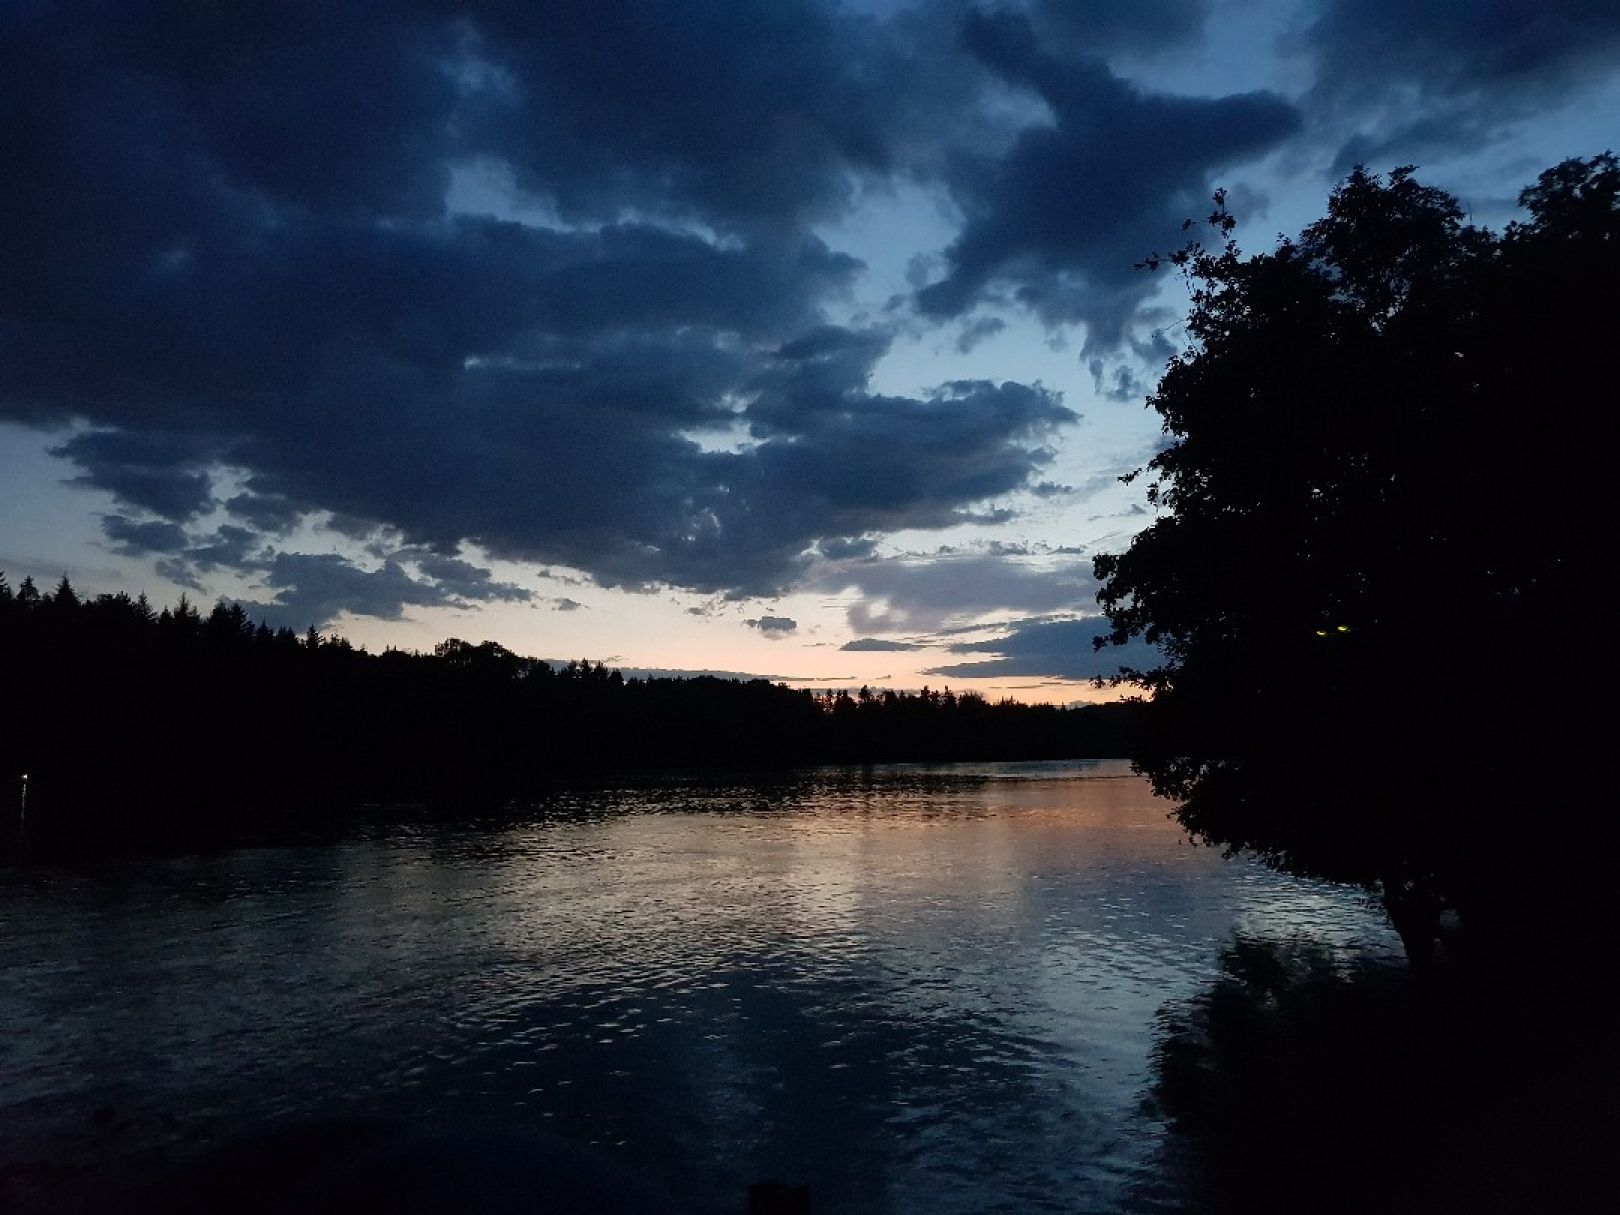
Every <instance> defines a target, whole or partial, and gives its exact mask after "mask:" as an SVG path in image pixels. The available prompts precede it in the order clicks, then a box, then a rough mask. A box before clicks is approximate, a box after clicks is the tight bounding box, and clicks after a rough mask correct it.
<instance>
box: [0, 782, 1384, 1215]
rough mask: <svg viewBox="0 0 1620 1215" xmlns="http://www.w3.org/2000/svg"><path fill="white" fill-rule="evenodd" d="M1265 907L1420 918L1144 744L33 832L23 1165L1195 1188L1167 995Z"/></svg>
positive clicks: (98, 1176)
mask: <svg viewBox="0 0 1620 1215" xmlns="http://www.w3.org/2000/svg"><path fill="white" fill-rule="evenodd" d="M1234 934H1237V935H1238V936H1242V935H1244V934H1250V935H1254V936H1259V937H1266V938H1272V939H1275V938H1279V937H1282V938H1290V939H1304V940H1307V941H1309V942H1311V943H1313V945H1314V946H1315V947H1319V948H1320V949H1322V950H1326V951H1330V952H1336V953H1343V954H1345V955H1346V956H1350V955H1356V956H1360V957H1365V956H1367V955H1369V954H1377V955H1383V954H1388V955H1393V954H1394V953H1396V952H1397V944H1396V942H1395V940H1394V938H1393V936H1392V935H1391V934H1390V933H1389V932H1388V931H1387V930H1386V928H1385V927H1384V925H1383V923H1382V921H1381V919H1380V917H1379V916H1378V915H1377V914H1376V912H1375V911H1374V910H1373V909H1372V908H1371V907H1369V906H1368V904H1367V902H1366V901H1365V899H1364V898H1363V897H1362V896H1360V895H1359V894H1358V893H1357V892H1355V891H1346V890H1343V889H1338V888H1334V887H1328V886H1323V885H1319V884H1314V883H1309V882H1304V881H1298V880H1294V879H1291V878H1287V877H1284V876H1280V875H1277V874H1274V873H1271V872H1268V871H1266V870H1264V869H1262V868H1260V867H1258V866H1255V865H1252V864H1249V863H1246V862H1243V861H1235V860H1226V859H1223V858H1222V857H1221V856H1220V854H1219V853H1218V852H1216V851H1214V850H1211V849H1208V848H1201V847H1197V846H1194V845H1192V844H1190V843H1188V842H1187V841H1186V840H1185V839H1184V838H1183V836H1182V834H1181V832H1180V829H1179V828H1178V827H1177V826H1176V825H1175V824H1174V823H1173V822H1171V821H1169V820H1168V819H1167V817H1166V806H1165V805H1164V803H1162V802H1159V801H1156V800H1155V799H1154V798H1153V797H1152V796H1151V794H1150V792H1149V791H1148V789H1147V787H1146V784H1145V782H1144V781H1142V780H1141V779H1139V778H1137V777H1135V776H1133V775H1132V774H1131V773H1130V771H1129V769H1128V767H1127V766H1126V765H1124V764H1122V763H1118V762H1113V761H1103V762H1093V763H1068V764H1010V765H954V766H941V767H917V766H894V767H884V768H877V769H866V770H861V769H817V770H812V771H807V772H798V773H792V774H787V775H782V776H773V777H764V778H755V777H750V778H746V779H742V778H739V779H737V780H733V781H717V780H713V779H696V778H693V779H670V780H665V781H659V782H645V783H639V784H635V785H627V786H625V787H615V788H596V789H585V790H572V791H566V792H560V793H559V794H558V795H557V796H556V797H555V798H553V799H551V800H550V801H548V802H547V803H546V804H545V805H543V806H538V807H534V808H532V809H530V810H527V811H512V812H509V813H506V814H503V815H501V816H499V817H497V818H493V819H490V818H485V819H482V820H469V819H463V820H457V821H446V820H443V819H436V820H427V819H424V818H421V817H419V816H418V817H411V816H406V817H404V818H403V819H402V820H400V821H395V822H388V823H381V822H378V821H370V822H369V823H368V824H366V825H363V826H357V827H355V828H354V829H353V830H351V831H349V832H348V833H347V834H346V835H344V836H342V837H341V838H338V839H335V840H332V839H328V840H322V841H320V842H306V843H300V844H291V845H289V844H280V845H276V846H256V847H242V848H236V849H231V850H223V851H216V852H212V853H209V854H205V855H187V856H163V857H153V856H144V857H124V858H115V859H101V860H97V861H94V862H85V863H80V864H77V865H62V864H45V863H40V862H34V863H21V862H14V863H12V864H10V865H8V866H5V867H3V868H0V1170H3V1171H0V1177H3V1178H4V1179H5V1184H6V1185H7V1186H8V1187H9V1191H4V1190H0V1195H4V1194H5V1193H7V1192H9V1194H10V1199H11V1201H13V1202H14V1203H15V1204H17V1205H19V1206H21V1207H23V1208H24V1209H29V1208H32V1209H37V1210H51V1211H56V1210H77V1209H80V1208H82V1207H84V1206H86V1205H94V1204H95V1201H96V1200H98V1199H105V1198H106V1197H107V1196H109V1195H115V1196H116V1195H122V1194H125V1193H126V1192H127V1191H126V1190H125V1187H129V1186H135V1185H144V1184H147V1183H148V1182H149V1181H150V1179H151V1178H153V1177H158V1176H162V1175H164V1174H165V1173H166V1172H173V1171H175V1170H178V1173H179V1175H180V1176H186V1175H187V1174H186V1170H188V1169H191V1170H196V1169H197V1168H198V1167H207V1165H208V1162H210V1161H215V1162H217V1161H219V1160H222V1159H223V1160H227V1161H234V1162H236V1163H231V1164H228V1165H225V1166H219V1167H223V1168H225V1169H226V1171H229V1170H231V1169H235V1168H237V1167H238V1165H239V1164H240V1161H242V1160H244V1159H248V1158H249V1157H248V1156H246V1155H242V1154H241V1153H248V1154H250V1155H252V1158H253V1159H255V1160H259V1161H263V1160H274V1159H275V1158H276V1157H275V1153H277V1152H280V1153H281V1154H282V1159H281V1163H279V1164H276V1165H274V1166H273V1167H269V1168H267V1169H266V1170H265V1177H266V1178H267V1180H265V1181H264V1182H263V1184H266V1185H270V1186H272V1187H273V1186H275V1185H294V1184H295V1183H296V1184H297V1185H304V1186H307V1187H316V1186H319V1185H321V1184H323V1182H322V1181H321V1180H320V1177H319V1176H318V1175H317V1174H318V1172H319V1169H318V1167H317V1165H318V1162H315V1163H310V1162H311V1161H314V1160H315V1156H317V1155H319V1153H318V1152H317V1153H312V1152H311V1151H310V1150H309V1145H310V1144H311V1143H317V1142H318V1143H325V1144H326V1145H327V1155H328V1156H336V1157H338V1158H339V1159H338V1161H337V1165H335V1166H334V1167H341V1166H342V1165H343V1163H344V1161H343V1159H342V1158H343V1157H344V1156H345V1155H347V1156H350V1157H352V1158H357V1159H364V1160H381V1161H385V1162H386V1161H388V1160H393V1161H394V1162H395V1164H396V1165H399V1162H401V1161H404V1162H407V1163H409V1162H410V1161H413V1160H414V1161H416V1162H418V1164H419V1165H420V1162H422V1161H436V1162H437V1163H436V1164H434V1165H433V1167H432V1168H427V1167H426V1166H422V1168H423V1171H424V1173H426V1174H429V1175H430V1176H429V1177H428V1179H427V1181H424V1182H422V1184H421V1185H418V1184H417V1183H415V1182H413V1183H412V1185H413V1186H414V1187H415V1188H414V1189H413V1190H412V1193H413V1194H415V1196H416V1197H417V1198H418V1199H420V1200H421V1204H422V1205H424V1206H432V1205H434V1200H433V1196H432V1193H431V1186H432V1185H433V1184H437V1185H454V1186H456V1187H470V1189H471V1190H476V1189H477V1187H479V1186H482V1185H485V1184H488V1185H489V1186H491V1187H492V1189H491V1193H490V1195H489V1196H488V1201H487V1202H485V1201H482V1200H479V1199H476V1198H468V1200H467V1204H466V1205H467V1206H468V1209H473V1208H474V1207H476V1206H484V1207H485V1208H486V1209H497V1208H498V1207H500V1201H499V1195H500V1194H502V1193H509V1192H518V1193H522V1192H524V1188H525V1187H531V1189H530V1190H529V1192H531V1193H533V1192H534V1191H533V1189H532V1187H534V1186H536V1185H539V1186H541V1187H555V1190H554V1192H555V1194H556V1195H557V1196H558V1197H557V1198H556V1201H557V1202H558V1203H559V1204H564V1205H565V1200H567V1195H568V1193H569V1192H570V1191H569V1189H568V1187H569V1186H570V1185H573V1184H576V1181H575V1180H571V1179H570V1178H575V1177H576V1176H577V1184H578V1185H580V1186H582V1187H586V1188H587V1189H588V1188H589V1186H591V1185H593V1184H595V1183H594V1182H593V1181H591V1178H592V1177H594V1176H596V1173H595V1172H593V1170H602V1171H605V1173H607V1174H612V1175H617V1176H621V1177H626V1178H629V1179H631V1180H633V1181H634V1182H635V1183H636V1184H639V1185H642V1186H648V1187H653V1188H654V1189H655V1192H657V1193H658V1194H660V1195H662V1196H663V1199H662V1205H663V1206H664V1207H665V1209H669V1210H699V1211H703V1210H714V1211H741V1210H744V1209H746V1201H745V1194H746V1191H747V1187H748V1186H749V1185H750V1184H751V1183H754V1182H758V1181H761V1180H763V1179H766V1178H774V1179H778V1180H780V1181H782V1182H784V1183H786V1184H788V1185H799V1184H804V1185H808V1186H809V1189H810V1195H811V1199H812V1202H813V1209H814V1210H815V1211H817V1212H818V1213H823V1212H845V1211H848V1212H883V1213H890V1212H918V1213H921V1212H935V1213H939V1212H946V1213H948V1212H964V1213H966V1212H987V1211H1021V1212H1034V1211H1046V1210H1051V1211H1059V1210H1062V1211H1073V1210H1085V1211H1136V1210H1144V1211H1145V1210H1174V1209H1177V1208H1178V1198H1177V1196H1176V1194H1175V1193H1174V1192H1173V1189H1172V1188H1170V1187H1168V1186H1167V1185H1166V1184H1164V1183H1163V1181H1162V1178H1161V1176H1160V1173H1161V1169H1160V1163H1161V1156H1162V1147H1163V1139H1164V1134H1165V1128H1164V1124H1163V1121H1162V1119H1161V1117H1160V1116H1159V1114H1158V1113H1157V1112H1156V1110H1155V1108H1154V1105H1153V1103H1152V1101H1151V1100H1149V1095H1150V1088H1151V1082H1152V1060H1153V1049H1154V1043H1155V1040H1156V1039H1155V1034H1156V1032H1159V1030H1160V1028H1161V1025H1160V1021H1161V1014H1162V1012H1163V1010H1165V1009H1166V1008H1169V1007H1173V1006H1175V1005H1176V1004H1177V1003H1178V1002H1183V1001H1186V1000H1187V999H1189V998H1190V997H1192V996H1194V995H1195V994H1196V993H1197V992H1198V991H1200V990H1201V989H1202V988H1203V987H1204V986H1205V985H1207V984H1208V983H1209V982H1210V981H1211V980H1212V978H1213V977H1214V976H1215V973H1216V966H1217V956H1218V954H1219V951H1220V950H1221V948H1222V946H1223V944H1225V943H1227V942H1230V941H1231V940H1232V939H1233V938H1234ZM345 1136H347V1138H345ZM266 1144H268V1145H269V1146H263V1145H266ZM243 1145H246V1146H245V1147H244V1146H243ZM332 1145H337V1146H335V1147H334V1146H332ZM344 1145H349V1146H344ZM231 1152H237V1153H238V1155H236V1156H231V1155H230V1153H231ZM221 1153H225V1154H224V1155H221ZM575 1153H577V1155H576V1154H575ZM199 1161H201V1162H203V1165H202V1166H199V1165H198V1162H199ZM526 1161H543V1162H545V1165H544V1168H541V1167H540V1166H539V1165H535V1166H534V1168H532V1169H529V1170H528V1172H525V1168H526V1165H525V1162H526ZM559 1161H561V1162H562V1163H557V1162H559ZM289 1162H290V1163H289ZM351 1163H352V1161H351ZM289 1171H291V1172H293V1173H297V1174H298V1176H297V1177H295V1178H289V1177H287V1176H286V1175H285V1174H286V1173H287V1172H289ZM351 1171H352V1170H351ZM385 1171H386V1170H385ZM396 1172H398V1169H397V1168H396ZM405 1172H406V1173H408V1172H409V1169H408V1168H407V1169H406V1170H405ZM400 1175H402V1176H403V1175H404V1174H400ZM255 1184H259V1183H255ZM366 1184H373V1183H372V1182H371V1181H368V1182H367V1183H366ZM423 1185H426V1186H427V1188H423ZM501 1187H505V1189H504V1190H503V1189H502V1188H501ZM268 1192H269V1191H266V1193H268ZM311 1192H313V1191H311ZM548 1192H549V1191H548ZM288 1193H289V1194H292V1193H293V1191H288ZM300 1193H302V1191H300ZM306 1197H307V1195H306ZM441 1197H443V1195H441ZM266 1201H267V1204H268V1205H270V1206H279V1205H283V1204H282V1203H279V1202H269V1200H268V1199H267V1200H266ZM286 1202H287V1204H292V1205H305V1204H304V1201H303V1199H301V1198H296V1197H289V1198H287V1200H286ZM0 1205H3V1201H0ZM522 1205H523V1204H522V1203H518V1204H517V1206H519V1207H521V1206H522ZM531 1205H532V1204H531ZM540 1209H545V1208H544V1207H543V1205H542V1206H541V1208H540Z"/></svg>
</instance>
